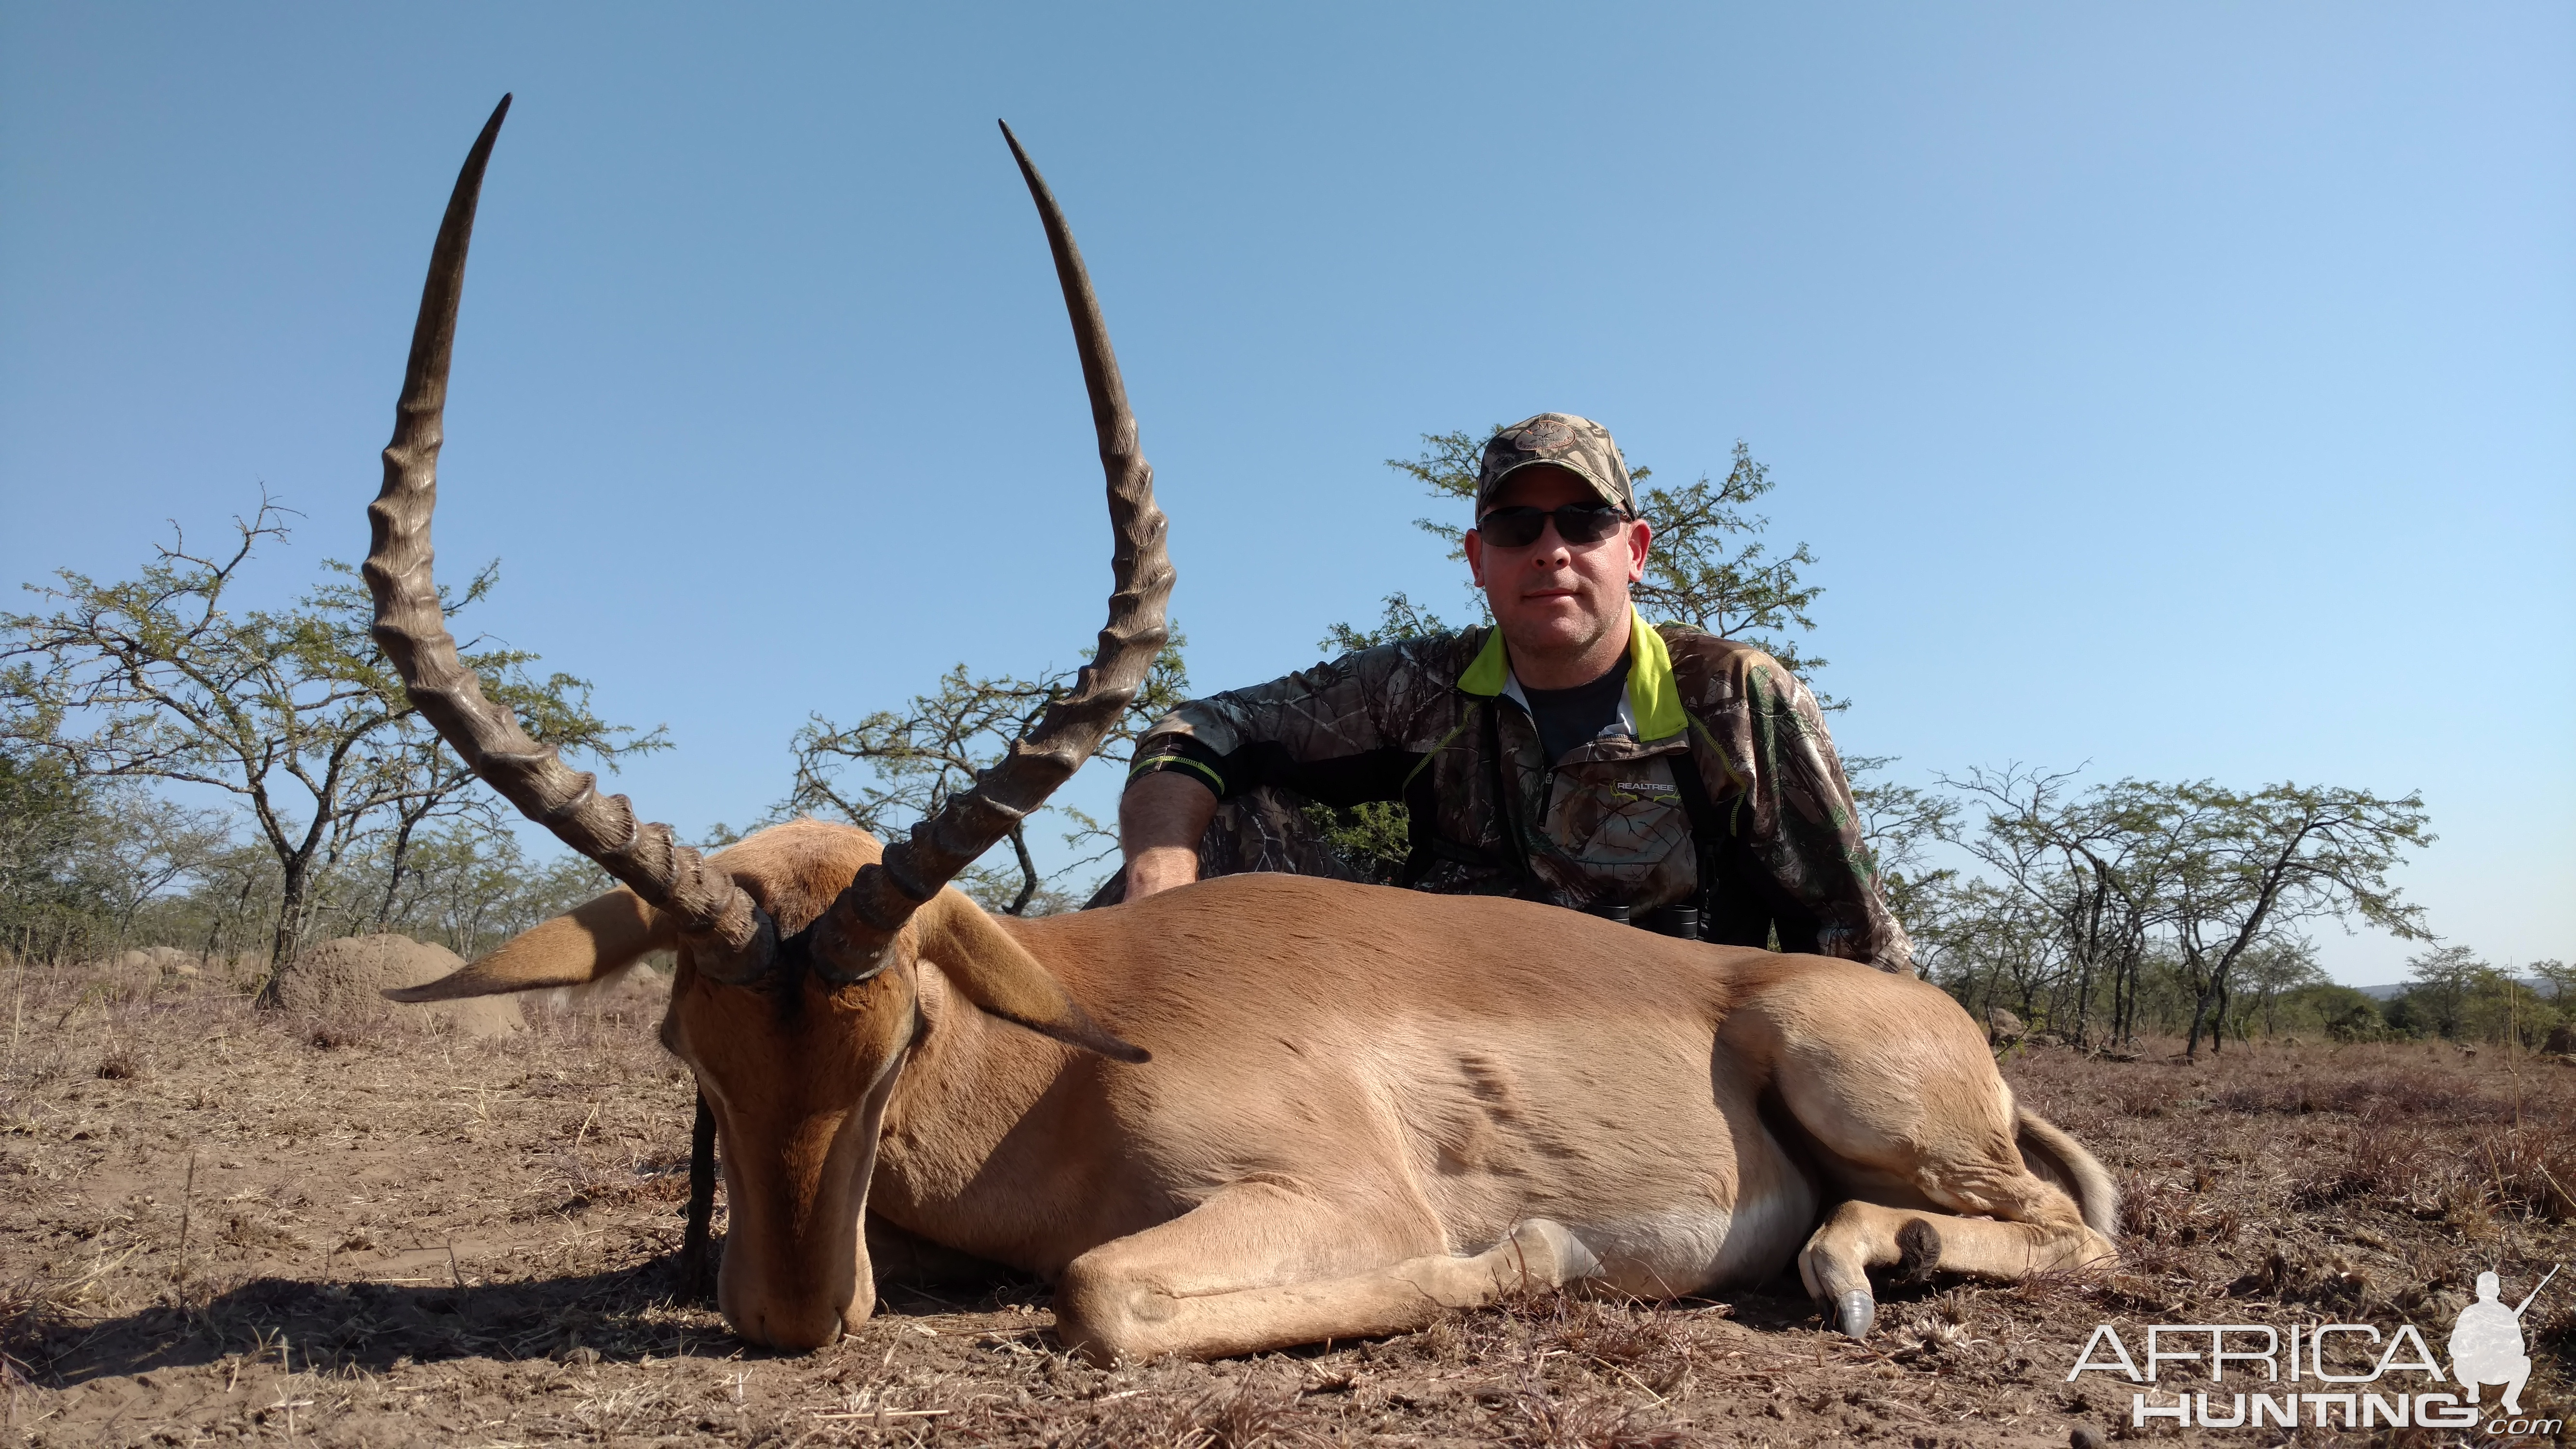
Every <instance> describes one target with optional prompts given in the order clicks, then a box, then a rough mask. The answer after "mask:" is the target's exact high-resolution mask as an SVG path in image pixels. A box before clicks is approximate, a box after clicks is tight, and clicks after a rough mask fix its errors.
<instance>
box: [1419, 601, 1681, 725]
mask: <svg viewBox="0 0 2576 1449" xmlns="http://www.w3.org/2000/svg"><path fill="white" fill-rule="evenodd" d="M1511 678H1512V666H1511V661H1510V660H1509V659H1508V658H1506V657H1505V656H1504V654H1503V631H1502V630H1501V629H1500V628H1488V629H1487V630H1486V631H1485V647H1483V648H1482V649H1479V650H1477V651H1476V657H1475V659H1474V660H1473V661H1472V662H1470V663H1469V664H1468V665H1467V669H1466V672H1465V673H1463V674H1461V675H1459V676H1458V688H1459V689H1460V690H1462V691H1464V692H1465V693H1468V694H1475V695H1482V696H1484V697H1485V698H1487V699H1492V698H1495V697H1498V696H1499V695H1501V694H1502V692H1503V686H1505V685H1506V684H1509V683H1510V682H1511ZM1628 709H1629V712H1630V713H1632V714H1634V715H1635V716H1636V717H1637V738H1638V740H1639V741H1641V742H1643V743H1649V744H1651V743H1653V742H1654V741H1656V740H1661V739H1669V738H1671V737H1672V736H1674V735H1677V734H1680V733H1681V732H1682V731H1684V730H1686V729H1688V728H1690V721H1689V719H1688V718H1687V717H1686V716H1684V715H1683V713H1682V695H1681V688H1680V686H1679V685H1678V684H1677V683H1676V682H1675V681H1674V679H1673V656H1672V651H1671V650H1669V649H1667V648H1665V647H1664V636H1663V635H1661V634H1658V633H1656V632H1655V630H1654V629H1653V627H1652V626H1650V625H1648V624H1647V623H1646V620H1645V618H1644V616H1643V615H1640V614H1639V613H1638V612H1637V606H1636V605H1634V604H1631V605H1629V606H1628Z"/></svg>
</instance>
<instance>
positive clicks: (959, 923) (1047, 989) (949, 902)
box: [912, 888, 1153, 1063]
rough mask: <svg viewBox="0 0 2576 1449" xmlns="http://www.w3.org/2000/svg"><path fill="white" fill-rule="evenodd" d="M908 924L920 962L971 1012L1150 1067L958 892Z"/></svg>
mask: <svg viewBox="0 0 2576 1449" xmlns="http://www.w3.org/2000/svg"><path fill="white" fill-rule="evenodd" d="M912 919H913V921H914V923H915V924H916V925H917V926H918V928H919V930H920V932H921V935H920V937H919V940H920V942H921V958H922V959H923V960H925V961H928V962H929V963H930V964H932V965H934V966H936V967H938V968H939V970H940V973H941V974H942V975H945V976H946V977H947V978H948V980H949V982H950V983H951V984H953V985H954V986H956V988H957V989H958V991H959V992H961V993H963V994H964V996H965V997H966V999H967V1000H969V1001H972V1002H974V1003H975V1004H976V1005H977V1006H980V1007H982V1008H984V1009H985V1010H986V1011H989V1012H991V1013H992V1014H993V1015H995V1016H998V1017H1000V1018H1002V1019H1003V1020H1004V1021H1015V1022H1018V1023H1019V1024H1020V1025H1022V1026H1025V1027H1027V1028H1028V1029H1029V1030H1031V1031H1034V1032H1037V1033H1039V1034H1040V1035H1043V1036H1051V1037H1054V1038H1055V1039H1056V1040H1057V1041H1060V1042H1064V1043H1066V1044H1067V1045H1070V1046H1078V1047H1080V1048H1082V1049H1083V1050H1084V1051H1088V1052H1098V1053H1099V1054H1100V1055H1102V1056H1104V1057H1108V1058H1109V1059H1110V1060H1112V1061H1120V1062H1131V1063H1132V1062H1145V1061H1151V1060H1152V1059H1153V1057H1152V1054H1151V1053H1149V1052H1147V1051H1146V1050H1145V1049H1144V1048H1143V1047H1140V1046H1137V1045H1136V1044H1134V1043H1133V1042H1128V1041H1123V1040H1121V1039H1120V1038H1119V1037H1118V1036H1117V1035H1116V1034H1115V1033H1113V1032H1111V1031H1110V1030H1109V1029H1108V1028H1107V1027H1104V1026H1102V1025H1101V1024H1100V1023H1098V1022H1096V1021H1093V1020H1092V1019H1091V1013H1090V1012H1087V1011H1085V1010H1083V1009H1082V1003H1081V1002H1079V1001H1076V1000H1074V999H1073V993H1071V992H1069V991H1067V990H1065V989H1064V983H1063V982H1061V981H1058V980H1056V979H1055V973H1054V972H1052V971H1049V970H1047V969H1046V965H1045V963H1044V962H1041V961H1040V960H1038V958H1037V957H1035V956H1032V955H1030V954H1029V953H1028V948H1026V947H1024V946H1022V945H1021V944H1020V943H1019V942H1017V941H1014V940H1012V939H1011V936H1010V933H1009V932H1007V931H1004V930H1003V929H1002V928H1001V927H999V926H997V925H995V924H993V918H992V917H990V916H988V915H985V914H984V912H983V909H982V908H981V907H979V906H977V905H976V904H975V903H974V902H973V901H971V900H968V899H967V898H966V897H965V896H964V895H963V894H961V893H959V892H958V891H957V890H955V889H953V888H951V889H948V890H943V891H941V892H940V893H939V894H938V895H936V896H933V897H931V899H930V903H929V904H928V905H925V906H923V907H922V908H921V910H920V911H919V912H918V913H917V914H915V915H914V916H913V918H912Z"/></svg>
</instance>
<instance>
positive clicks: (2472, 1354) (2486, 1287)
mask: <svg viewBox="0 0 2576 1449" xmlns="http://www.w3.org/2000/svg"><path fill="white" fill-rule="evenodd" d="M2557 1276H2558V1269H2557V1268H2555V1267H2553V1268H2551V1269H2550V1270H2549V1277H2547V1278H2543V1279H2541V1280H2540V1282H2539V1284H2538V1285H2537V1286H2535V1287H2534V1288H2533V1289H2532V1290H2531V1291H2530V1292H2529V1293H2527V1294H2525V1295H2523V1300H2522V1301H2521V1302H2520V1303H2517V1304H2515V1305H2514V1306H2513V1307H2511V1308H2507V1307H2505V1306H2504V1303H2503V1302H2502V1301H2501V1300H2500V1299H2498V1298H2497V1296H2496V1295H2497V1294H2498V1293H2499V1292H2501V1291H2502V1289H2503V1283H2504V1280H2502V1279H2500V1278H2498V1277H2497V1276H2496V1275H2495V1274H2493V1273H2480V1274H2479V1275H2478V1301H2477V1302H2475V1303H2472V1304H2470V1305H2469V1306H2468V1307H2466V1308H2463V1309H2461V1310H2460V1316H2459V1319H2458V1320H2457V1321H2456V1322H2454V1323H2453V1324H2452V1325H2451V1376H2452V1377H2454V1378H2456V1379H2458V1380H2459V1381H2460V1391H2461V1392H2462V1393H2464V1394H2466V1395H2467V1396H2468V1400H2469V1402H2470V1403H2472V1404H2474V1403H2476V1402H2477V1401H2478V1390H2479V1388H2480V1387H2482V1386H2484V1385H2487V1384H2502V1385H2504V1411H2505V1412H2506V1413H2508V1414H2519V1413H2521V1412H2522V1386H2523V1385H2524V1384H2525V1383H2527V1382H2529V1381H2530V1379H2531V1355H2529V1354H2527V1353H2525V1352H2523V1348H2522V1315H2523V1313H2524V1311H2525V1310H2527V1309H2529V1308H2530V1307H2531V1300H2532V1299H2534V1298H2537V1297H2539V1296H2540V1290H2541V1289H2542V1288H2546V1287H2548V1286H2549V1279H2550V1278H2555V1277H2557Z"/></svg>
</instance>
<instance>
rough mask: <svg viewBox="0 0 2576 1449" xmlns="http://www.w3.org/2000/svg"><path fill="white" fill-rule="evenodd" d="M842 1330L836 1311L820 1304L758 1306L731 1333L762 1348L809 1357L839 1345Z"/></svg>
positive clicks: (839, 1317) (745, 1315)
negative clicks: (823, 1349)
mask: <svg viewBox="0 0 2576 1449" xmlns="http://www.w3.org/2000/svg"><path fill="white" fill-rule="evenodd" d="M842 1328H843V1325H842V1320H841V1314H840V1310H838V1309H835V1308H831V1307H828V1306H826V1305H824V1304H820V1303H816V1304H811V1305H800V1306H796V1307H790V1306H788V1305H786V1304H762V1305H761V1306H759V1307H757V1308H754V1309H752V1310H751V1311H750V1312H748V1313H746V1314H744V1315H743V1321H742V1322H740V1323H738V1324H736V1325H735V1326H734V1332H736V1333H738V1334H740V1335H742V1337H744V1338H745V1339H748V1340H750V1341H751V1342H753V1343H756V1344H759V1345H760V1346H761V1347H763V1348H774V1349H777V1350H779V1351H780V1352H782V1353H812V1352H813V1351H814V1350H816V1349H819V1348H829V1347H831V1346H832V1345H833V1344H836V1343H838V1342H840V1341H841V1333H842Z"/></svg>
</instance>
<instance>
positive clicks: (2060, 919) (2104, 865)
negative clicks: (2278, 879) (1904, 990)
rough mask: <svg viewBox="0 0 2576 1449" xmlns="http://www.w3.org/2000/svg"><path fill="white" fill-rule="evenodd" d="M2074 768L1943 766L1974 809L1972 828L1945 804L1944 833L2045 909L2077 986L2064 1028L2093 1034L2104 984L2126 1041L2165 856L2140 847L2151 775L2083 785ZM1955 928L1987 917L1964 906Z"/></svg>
mask: <svg viewBox="0 0 2576 1449" xmlns="http://www.w3.org/2000/svg"><path fill="white" fill-rule="evenodd" d="M2074 778H2075V775H2074V772H2073V771H2058V772H2049V771H2043V770H2033V769H2026V768H2024V767H2022V766H2019V765H2009V766H2006V767H2004V768H2003V769H2000V770H1989V769H1982V768H1980V769H1973V770H1970V771H1969V772H1968V773H1967V774H1965V775H1963V776H1958V777H1955V778H1954V777H1951V776H1946V775H1945V776H1942V777H1941V783H1942V784H1943V785H1946V786H1948V787H1950V788H1951V789H1954V790H1958V791H1960V792H1962V793H1963V794H1965V795H1966V796H1967V797H1968V798H1969V800H1970V801H1972V802H1974V803H1975V804H1977V805H1978V806H1980V807H1981V809H1980V812H1979V814H1980V818H1979V819H1978V821H1977V828H1976V829H1975V830H1973V831H1971V830H1968V829H1966V828H1964V827H1963V824H1962V818H1961V817H1957V816H1953V817H1950V818H1947V819H1945V820H1943V821H1942V822H1941V826H1940V834H1941V838H1942V839H1944V840H1946V841H1948V842H1949V843H1951V844H1952V845H1955V846H1957V847H1959V848H1960V849H1962V850H1964V851H1965V852H1966V853H1967V854H1968V855H1969V856H1970V857H1971V858H1973V859H1975V860H1976V861H1977V862H1978V863H1980V864H1982V865H1984V866H1985V867H1986V868H1987V869H1988V870H1989V871H1991V872H1993V873H1994V874H1995V875H1996V876H1998V877H2000V878H2001V880H2002V881H2003V882H2005V883H2006V884H2008V886H2009V887H2010V889H2011V890H2012V891H2013V892H2014V893H2015V894H2016V895H2017V896H2019V897H2021V898H2024V899H2027V900H2030V901H2032V902H2033V903H2035V904H2038V905H2040V906H2042V908H2043V909H2044V912H2045V914H2046V915H2047V916H2048V918H2049V919H2050V920H2051V922H2052V924H2053V929H2054V931H2055V932H2056V933H2057V935H2058V936H2059V937H2060V938H2061V939H2062V940H2063V942H2064V946H2065V950H2064V957H2063V959H2064V961H2065V964H2066V970H2067V974H2068V978H2069V980H2068V986H2069V990H2070V994H2071V995H2072V997H2073V1001H2072V1002H2071V1004H2070V1005H2071V1010H2070V1012H2069V1020H2070V1022H2071V1029H2070V1030H2069V1031H2068V1032H2067V1035H2068V1036H2069V1038H2070V1039H2071V1040H2073V1042H2074V1043H2075V1044H2076V1045H2077V1046H2085V1045H2088V1044H2089V1038H2090V1036H2091V1032H2092V1021H2093V1015H2094V1003H2095V1001H2096V993H2097V992H2098V991H2103V990H2107V991H2108V993H2109V995H2110V1017H2111V1020H2110V1024H2109V1025H2110V1042H2111V1044H2112V1045H2113V1046H2115V1047H2117V1046H2125V1045H2127V1044H2128V1043H2129V1042H2130V1041H2131V1039H2132V1038H2133V1037H2134V1035H2135V1033H2136V1030H2137V1025H2138V1020H2137V1013H2138V990H2139V987H2140V985H2141V984H2142V980H2143V976H2144V973H2145V968H2146V961H2147V956H2148V941H2149V936H2150V934H2151V932H2152V931H2153V930H2154V929H2155V927H2156V925H2157V923H2158V922H2159V921H2160V920H2161V918H2162V916H2161V912H2162V904H2161V896H2160V892H2161V890H2162V887H2163V883H2164V880H2165V870H2164V866H2165V862H2164V861H2163V860H2162V859H2161V858H2160V857H2159V856H2158V855H2156V854H2155V853H2154V852H2152V851H2148V850H2145V849H2143V848H2142V846H2143V844H2144V842H2145V839H2146V832H2145V830H2144V829H2143V828H2142V827H2143V826H2144V825H2145V824H2146V822H2148V821H2150V820H2151V819H2152V818H2153V810H2152V808H2151V807H2152V803H2153V801H2154V799H2155V798H2156V796H2157V791H2158V787H2156V786H2152V785H2142V784H2140V783H2138V782H2136V781H2133V780H2123V781H2121V782H2119V783H2118V784H2116V785H2110V786H2104V787H2097V788H2096V789H2094V790H2091V791H2088V792H2086V793H2085V794H2084V795H2082V796H2080V797H2079V796H2076V795H2074V794H2073V793H2072V785H2073V781H2074ZM1959 928H1961V929H1967V930H1978V929H1983V928H1984V921H1983V918H1982V917H1981V916H1979V915H1978V914H1977V913H1975V912H1973V911H1970V912H1967V913H1965V918H1964V921H1963V923H1961V925H1960V927H1959Z"/></svg>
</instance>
